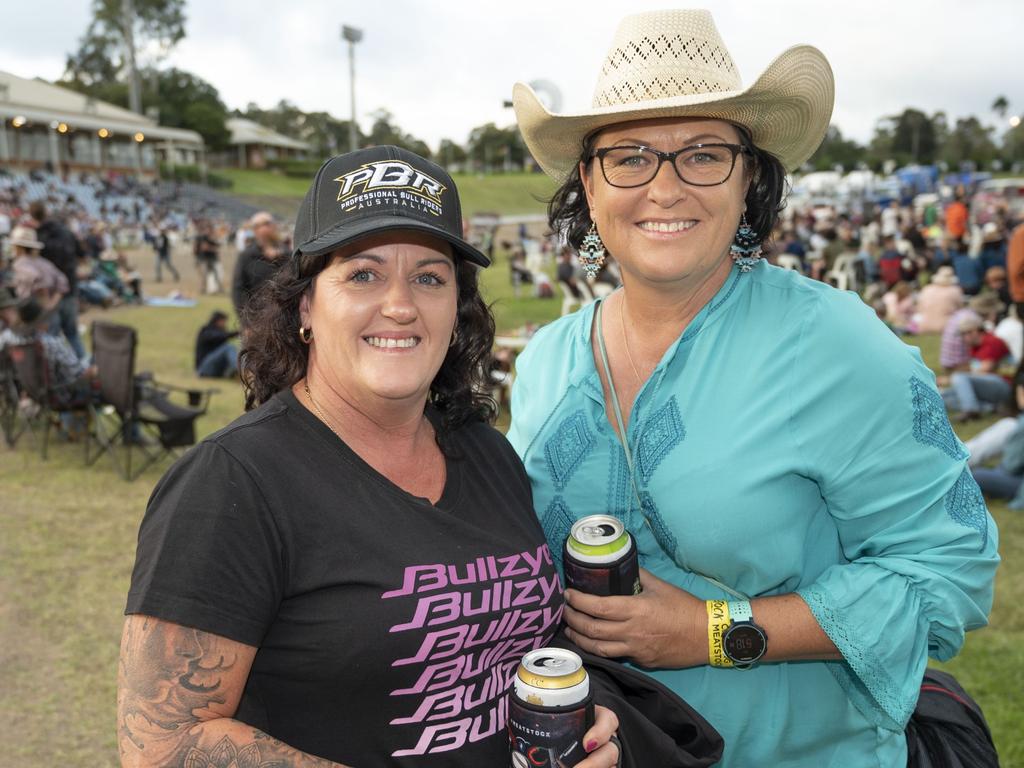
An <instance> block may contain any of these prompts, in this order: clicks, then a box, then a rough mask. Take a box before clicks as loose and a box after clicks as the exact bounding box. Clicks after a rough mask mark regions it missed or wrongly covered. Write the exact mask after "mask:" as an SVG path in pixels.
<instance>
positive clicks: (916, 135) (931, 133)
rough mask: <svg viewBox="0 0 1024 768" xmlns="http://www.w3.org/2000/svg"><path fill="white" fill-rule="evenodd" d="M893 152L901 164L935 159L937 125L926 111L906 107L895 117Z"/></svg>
mask: <svg viewBox="0 0 1024 768" xmlns="http://www.w3.org/2000/svg"><path fill="white" fill-rule="evenodd" d="M893 119H894V121H895V125H894V128H893V136H892V152H893V155H894V156H895V159H896V160H897V161H899V162H900V163H901V164H905V163H908V162H910V163H921V164H925V165H927V164H929V163H932V162H934V161H935V155H936V149H937V147H936V142H935V126H934V125H932V121H931V119H929V117H928V115H926V114H925V113H924V112H921V111H920V110H918V109H905V110H903V113H902V114H900V115H898V116H896V117H895V118H893Z"/></svg>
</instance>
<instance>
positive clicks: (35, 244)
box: [7, 226, 43, 251]
mask: <svg viewBox="0 0 1024 768" xmlns="http://www.w3.org/2000/svg"><path fill="white" fill-rule="evenodd" d="M7 242H9V243H10V244H11V245H20V246H21V247H22V248H32V249H33V250H36V251H38V250H42V248H43V243H42V242H41V241H40V240H39V236H38V235H37V234H36V231H35V230H34V229H32V227H26V226H18V227H15V228H14V229H12V230H11V236H10V238H9V239H8V241H7Z"/></svg>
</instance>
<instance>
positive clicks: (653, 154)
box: [590, 144, 750, 189]
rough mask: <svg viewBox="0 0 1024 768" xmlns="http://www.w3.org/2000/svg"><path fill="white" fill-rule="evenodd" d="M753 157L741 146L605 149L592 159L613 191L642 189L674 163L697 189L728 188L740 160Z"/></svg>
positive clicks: (680, 175) (679, 175) (681, 176)
mask: <svg viewBox="0 0 1024 768" xmlns="http://www.w3.org/2000/svg"><path fill="white" fill-rule="evenodd" d="M741 153H743V154H750V150H749V149H747V148H746V147H744V146H742V145H740V144H692V145H691V146H689V147H683V148H682V149H677V150H676V151H675V152H661V151H660V150H657V149H651V148H650V147H641V146H619V147H602V148H601V149H595V150H594V152H593V153H592V154H591V155H590V157H591V158H595V157H596V158H597V159H598V161H599V162H600V163H601V173H603V174H604V180H605V181H607V182H608V183H609V184H611V185H612V186H613V187H619V188H620V189H630V188H632V187H642V186H643V185H644V184H647V183H649V182H650V181H652V180H653V179H654V177H655V176H657V175H658V171H660V170H661V164H662V163H672V167H673V168H675V169H676V175H677V176H678V177H679V178H680V179H681V180H682V181H685V182H686V183H687V184H692V185H693V186H695V187H714V186H717V185H719V184H724V183H725V182H727V181H728V180H729V177H730V176H732V171H733V168H735V167H736V156H737V155H739V154H741Z"/></svg>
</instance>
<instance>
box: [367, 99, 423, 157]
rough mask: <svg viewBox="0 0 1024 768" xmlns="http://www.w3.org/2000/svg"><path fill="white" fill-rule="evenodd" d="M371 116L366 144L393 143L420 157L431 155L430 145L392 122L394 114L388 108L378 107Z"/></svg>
mask: <svg viewBox="0 0 1024 768" xmlns="http://www.w3.org/2000/svg"><path fill="white" fill-rule="evenodd" d="M372 117H373V126H372V127H371V128H370V133H369V135H368V136H367V137H366V145H367V146H378V145H380V144H394V145H395V146H396V147H402V148H404V149H408V150H409V151H410V152H415V153H416V154H417V155H420V156H421V157H426V158H429V157H430V156H431V154H432V153H431V151H430V147H428V146H427V144H426V142H424V141H422V140H420V139H417V138H416V137H415V136H412V135H410V134H408V133H405V132H404V131H402V129H401V128H399V127H398V126H397V125H395V124H394V122H393V121H394V115H392V114H391V113H390V112H389V111H388V110H386V109H378V110H377V111H376V112H374V113H373V114H372Z"/></svg>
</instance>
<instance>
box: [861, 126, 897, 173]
mask: <svg viewBox="0 0 1024 768" xmlns="http://www.w3.org/2000/svg"><path fill="white" fill-rule="evenodd" d="M894 123H895V119H894V118H892V117H883V118H881V119H879V120H878V122H877V123H875V133H874V135H873V136H872V137H871V141H870V142H868V146H867V150H866V151H865V153H864V162H866V163H867V164H868V166H870V168H871V170H873V171H876V172H878V171H881V170H882V166H883V165H884V164H885V162H886V161H887V160H891V159H893V149H892V145H893V134H894V133H895V124H894Z"/></svg>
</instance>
